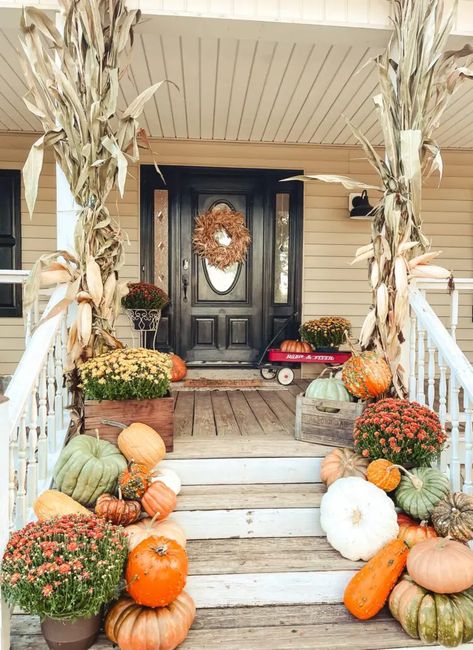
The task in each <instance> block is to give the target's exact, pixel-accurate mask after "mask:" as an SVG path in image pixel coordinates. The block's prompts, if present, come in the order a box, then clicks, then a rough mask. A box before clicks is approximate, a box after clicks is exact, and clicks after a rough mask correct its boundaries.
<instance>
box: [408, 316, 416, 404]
mask: <svg viewBox="0 0 473 650" xmlns="http://www.w3.org/2000/svg"><path fill="white" fill-rule="evenodd" d="M410 320H411V324H410V335H409V399H410V400H415V398H416V392H417V380H416V345H417V319H416V315H415V313H414V310H411V319H410Z"/></svg>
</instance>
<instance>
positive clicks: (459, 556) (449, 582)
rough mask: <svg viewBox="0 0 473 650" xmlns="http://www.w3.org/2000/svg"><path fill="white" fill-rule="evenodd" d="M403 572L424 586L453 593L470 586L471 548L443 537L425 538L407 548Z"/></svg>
mask: <svg viewBox="0 0 473 650" xmlns="http://www.w3.org/2000/svg"><path fill="white" fill-rule="evenodd" d="M407 571H408V573H409V575H410V576H411V578H412V579H413V580H414V582H416V583H417V584H418V585H420V586H421V587H424V589H428V590H429V591H434V592H435V593H436V594H456V593H458V592H459V591H464V590H465V589H469V588H470V587H471V586H472V585H473V551H472V550H471V549H470V548H469V547H468V546H465V544H462V543H461V542H456V541H454V540H451V539H446V538H444V537H437V538H436V539H426V540H425V541H424V542H419V543H418V544H416V545H415V546H414V548H413V549H412V550H411V551H410V553H409V558H408V560H407Z"/></svg>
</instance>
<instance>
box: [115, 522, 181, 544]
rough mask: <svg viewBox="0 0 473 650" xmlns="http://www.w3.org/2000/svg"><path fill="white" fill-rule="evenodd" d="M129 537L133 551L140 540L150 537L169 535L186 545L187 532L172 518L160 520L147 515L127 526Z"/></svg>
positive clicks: (168, 536) (126, 531)
mask: <svg viewBox="0 0 473 650" xmlns="http://www.w3.org/2000/svg"><path fill="white" fill-rule="evenodd" d="M125 533H126V534H127V537H128V549H129V550H130V551H132V550H133V549H134V548H135V547H136V546H138V544H139V543H140V542H142V541H143V540H144V539H147V538H148V537H167V538H168V539H173V540H174V541H175V542H177V543H178V544H179V545H180V546H182V548H185V547H186V542H187V540H186V534H185V532H184V530H183V529H182V528H181V526H179V524H178V523H177V522H176V521H172V520H171V519H170V518H168V519H165V520H164V521H158V520H157V517H156V516H155V517H153V518H152V519H151V518H149V517H145V519H142V520H141V521H138V522H136V524H130V526H127V527H126V528H125Z"/></svg>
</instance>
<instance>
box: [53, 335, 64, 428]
mask: <svg viewBox="0 0 473 650" xmlns="http://www.w3.org/2000/svg"><path fill="white" fill-rule="evenodd" d="M54 364H55V368H56V398H55V404H54V410H55V411H56V428H57V429H62V428H63V426H64V421H63V419H64V418H63V416H64V408H63V404H62V384H63V381H64V378H63V369H62V342H61V328H59V329H58V331H57V333H56V341H55V344H54Z"/></svg>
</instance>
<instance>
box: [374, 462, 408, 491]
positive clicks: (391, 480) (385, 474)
mask: <svg viewBox="0 0 473 650" xmlns="http://www.w3.org/2000/svg"><path fill="white" fill-rule="evenodd" d="M400 469H402V468H399V466H398V465H394V463H391V461H389V460H386V459H384V458H378V460H373V461H372V462H371V463H370V464H369V465H368V469H367V470H366V478H367V479H368V481H370V483H374V485H376V486H377V487H379V488H381V489H382V490H384V491H385V492H392V491H393V490H395V489H396V488H397V486H398V485H399V483H400V482H401V472H400Z"/></svg>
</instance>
